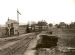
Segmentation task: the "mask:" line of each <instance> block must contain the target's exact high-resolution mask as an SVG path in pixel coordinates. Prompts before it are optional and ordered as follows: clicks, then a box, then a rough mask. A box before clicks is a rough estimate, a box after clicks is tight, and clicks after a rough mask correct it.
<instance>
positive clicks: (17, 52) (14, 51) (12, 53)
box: [0, 34, 36, 55]
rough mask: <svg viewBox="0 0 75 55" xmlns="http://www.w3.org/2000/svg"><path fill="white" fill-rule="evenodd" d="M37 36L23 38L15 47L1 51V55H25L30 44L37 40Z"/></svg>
mask: <svg viewBox="0 0 75 55" xmlns="http://www.w3.org/2000/svg"><path fill="white" fill-rule="evenodd" d="M35 36H36V35H35V34H33V35H32V34H30V35H26V37H24V38H22V39H21V40H18V42H17V43H16V44H14V45H13V46H10V47H9V48H7V49H5V50H3V51H0V52H1V54H0V55H23V53H24V52H25V50H26V49H27V47H28V45H29V43H30V42H31V40H33V39H34V38H35Z"/></svg>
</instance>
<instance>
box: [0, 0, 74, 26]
mask: <svg viewBox="0 0 75 55" xmlns="http://www.w3.org/2000/svg"><path fill="white" fill-rule="evenodd" d="M17 9H18V10H19V12H20V13H21V15H19V22H20V24H26V23H28V22H31V21H34V22H38V21H39V20H46V21H47V22H48V23H53V24H56V23H59V22H65V23H68V24H69V23H71V22H74V21H75V0H0V24H1V25H5V23H6V21H7V19H8V17H9V19H13V20H17Z"/></svg>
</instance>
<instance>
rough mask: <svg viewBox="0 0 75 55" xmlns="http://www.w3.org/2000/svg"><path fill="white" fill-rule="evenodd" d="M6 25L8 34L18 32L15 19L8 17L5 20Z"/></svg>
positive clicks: (17, 24)
mask: <svg viewBox="0 0 75 55" xmlns="http://www.w3.org/2000/svg"><path fill="white" fill-rule="evenodd" d="M6 27H7V29H8V31H7V32H8V35H15V34H18V29H19V23H18V22H17V21H16V20H11V19H8V20H7V22H6Z"/></svg>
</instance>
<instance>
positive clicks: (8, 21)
mask: <svg viewBox="0 0 75 55" xmlns="http://www.w3.org/2000/svg"><path fill="white" fill-rule="evenodd" d="M6 23H15V24H18V22H17V21H16V20H12V19H8V20H7V22H6Z"/></svg>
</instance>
